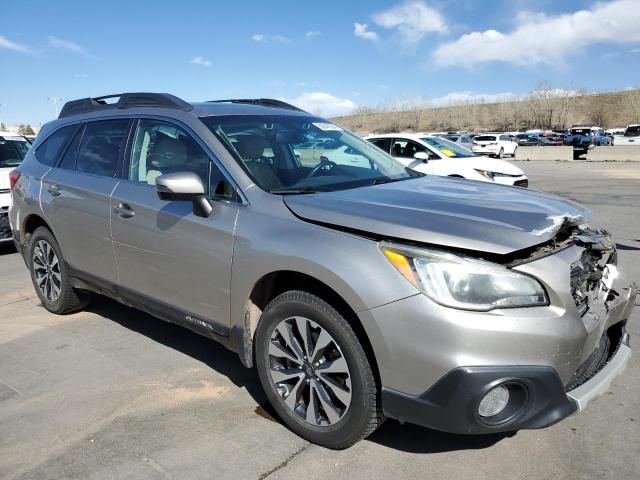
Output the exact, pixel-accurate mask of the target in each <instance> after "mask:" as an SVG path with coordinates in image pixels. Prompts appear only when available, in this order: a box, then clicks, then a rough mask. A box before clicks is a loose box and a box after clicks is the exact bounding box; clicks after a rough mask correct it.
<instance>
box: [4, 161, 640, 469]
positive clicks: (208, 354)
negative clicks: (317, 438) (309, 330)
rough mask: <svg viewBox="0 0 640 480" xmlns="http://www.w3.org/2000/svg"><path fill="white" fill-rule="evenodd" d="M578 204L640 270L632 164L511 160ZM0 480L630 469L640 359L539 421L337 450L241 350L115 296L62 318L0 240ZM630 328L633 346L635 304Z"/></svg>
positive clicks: (389, 436) (392, 434) (391, 430)
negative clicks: (604, 388) (274, 391)
mask: <svg viewBox="0 0 640 480" xmlns="http://www.w3.org/2000/svg"><path fill="white" fill-rule="evenodd" d="M515 163H516V164H517V165H518V166H519V167H520V168H522V169H523V170H524V172H525V173H526V174H527V175H528V176H529V178H530V182H531V183H530V185H531V187H532V188H534V189H539V190H544V191H548V192H553V193H557V194H560V195H563V196H565V197H568V198H570V199H572V200H575V201H578V202H580V203H582V204H584V205H586V206H588V207H589V208H591V209H592V211H593V212H594V218H593V222H592V223H593V224H594V225H597V226H602V227H604V228H607V229H609V230H611V231H612V232H614V233H615V234H616V240H617V243H618V248H619V263H620V264H621V265H623V266H624V268H625V269H626V276H627V277H628V278H630V279H636V280H640V222H639V221H638V215H639V212H640V188H639V187H638V186H639V185H640V163H586V162H533V161H532V162H525V161H518V162H515ZM0 275H1V278H2V280H1V285H2V288H1V289H0V478H11V479H14V478H29V479H32V478H33V479H60V478H77V479H94V478H95V479H97V478H100V479H102V478H118V479H121V478H133V477H135V478H158V479H182V478H189V479H191V478H203V479H210V478H216V479H224V478H230V479H245V478H248V479H264V478H269V479H275V478H305V479H307V478H308V479H315V478H318V479H323V480H327V479H331V478H355V479H359V478H362V479H365V478H366V479H370V478H390V477H395V478H430V479H440V478H446V479H457V478H474V479H476V478H483V479H484V478H486V479H491V480H499V479H522V478H535V479H539V478H544V479H564V478H571V479H592V478H615V479H623V478H629V479H634V478H635V479H637V478H640V458H639V457H638V452H639V451H640V395H639V394H640V361H639V360H638V358H639V355H638V353H636V355H635V357H632V359H631V362H630V364H629V366H628V367H627V370H626V371H625V373H624V375H623V376H622V377H620V378H619V379H618V380H616V381H615V382H614V384H613V385H612V386H611V388H610V390H609V391H608V392H607V393H606V394H605V395H604V396H603V397H601V398H599V399H598V400H596V401H594V402H593V403H592V404H590V405H589V406H588V408H587V410H586V411H584V412H583V413H581V414H580V415H577V416H574V417H571V418H569V419H567V420H565V421H563V422H561V423H559V424H557V425H555V426H553V427H551V428H548V429H546V430H538V431H536V430H530V431H521V432H518V433H517V434H515V435H496V436H456V435H449V434H444V433H440V432H436V431H431V430H428V429H424V428H420V427H415V426H411V425H404V426H403V425H400V424H398V423H397V422H395V421H387V422H386V423H385V424H384V425H383V426H382V427H381V428H380V429H379V430H378V431H377V432H376V433H374V434H373V435H372V436H371V437H370V438H368V439H366V440H364V441H362V442H360V443H359V444H357V445H356V446H354V447H352V448H351V449H349V450H346V451H340V452H336V451H331V450H327V449H324V448H321V447H318V446H315V445H310V444H308V443H307V442H305V441H303V440H301V439H300V438H298V437H296V436H295V435H293V434H292V433H290V432H289V431H288V430H287V429H286V428H285V427H283V426H282V425H281V424H280V423H279V422H278V421H276V420H274V419H273V418H272V416H271V413H270V409H269V407H267V406H266V400H265V398H264V396H263V394H262V392H261V387H260V385H259V382H258V379H257V375H256V374H255V372H254V371H253V370H248V369H245V368H244V367H242V366H241V365H240V363H239V361H238V359H237V356H236V355H235V354H232V353H231V352H229V351H227V350H225V349H224V348H223V347H222V346H219V345H217V344H216V343H214V342H212V341H208V340H206V339H205V338H203V337H199V336H197V335H196V334H194V333H191V332H189V331H187V330H184V329H181V328H180V327H177V326H173V325H170V324H167V323H164V322H162V321H160V320H156V319H154V318H152V317H150V316H148V315H145V314H143V313H141V312H138V311H136V310H132V309H130V308H127V307H125V306H122V305H120V304H118V303H116V302H114V301H111V300H107V299H104V298H99V297H98V298H96V299H95V301H93V302H92V303H91V305H90V306H89V308H88V309H87V311H85V312H81V313H77V314H73V315H68V316H64V317H56V316H54V315H51V314H49V313H47V312H46V311H45V310H44V309H43V308H42V307H40V306H39V303H38V300H37V298H36V296H35V293H34V291H33V288H32V286H31V281H30V278H29V275H28V272H27V269H26V268H25V266H24V264H23V262H22V259H21V258H20V256H19V255H18V254H17V253H15V251H14V250H13V249H11V248H7V247H3V248H2V249H1V250H0ZM628 330H629V332H630V333H631V335H632V339H631V345H632V347H633V348H635V349H636V351H640V340H639V338H640V310H636V312H635V313H634V316H633V318H632V319H631V321H630V325H629V326H628Z"/></svg>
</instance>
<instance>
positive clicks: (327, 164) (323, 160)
mask: <svg viewBox="0 0 640 480" xmlns="http://www.w3.org/2000/svg"><path fill="white" fill-rule="evenodd" d="M335 166H336V162H332V161H331V160H329V159H328V158H327V157H320V163H319V164H318V165H316V166H315V167H313V170H311V172H309V175H307V178H313V177H315V176H317V175H318V172H319V171H320V170H322V169H325V168H326V169H327V171H329V170H331V169H332V168H333V167H335Z"/></svg>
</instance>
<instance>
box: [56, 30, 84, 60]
mask: <svg viewBox="0 0 640 480" xmlns="http://www.w3.org/2000/svg"><path fill="white" fill-rule="evenodd" d="M49 45H51V46H52V47H55V48H60V49H62V50H67V51H68V52H72V53H77V54H79V55H84V56H85V57H90V56H91V55H89V53H88V52H87V51H86V50H85V49H84V47H82V46H81V45H78V44H77V43H74V42H70V41H69V40H62V39H61V38H58V37H54V36H53V35H52V36H50V37H49Z"/></svg>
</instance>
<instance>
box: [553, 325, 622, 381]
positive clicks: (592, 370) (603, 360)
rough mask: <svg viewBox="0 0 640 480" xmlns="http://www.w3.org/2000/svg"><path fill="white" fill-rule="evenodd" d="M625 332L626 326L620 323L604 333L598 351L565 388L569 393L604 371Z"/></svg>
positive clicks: (587, 360) (581, 366) (580, 367)
mask: <svg viewBox="0 0 640 480" xmlns="http://www.w3.org/2000/svg"><path fill="white" fill-rule="evenodd" d="M625 331H626V330H625V327H624V325H623V324H621V323H618V324H616V325H613V326H611V327H609V329H608V330H607V331H606V332H604V334H603V335H602V337H600V342H599V343H598V346H597V347H596V349H595V350H594V351H593V353H592V354H591V355H589V358H587V359H586V360H585V361H584V363H583V364H582V365H580V366H579V367H578V370H576V373H574V374H573V377H572V378H571V380H570V381H569V383H567V385H566V386H565V387H564V388H565V390H566V391H567V392H568V391H571V390H573V389H574V388H578V387H579V386H580V385H582V384H583V383H586V382H588V381H589V380H591V379H592V378H593V376H594V375H595V374H596V373H598V372H599V371H600V370H602V368H603V367H604V366H605V365H606V364H607V363H608V362H609V360H611V358H612V357H613V356H614V355H615V354H616V353H617V352H618V349H619V348H620V345H621V344H622V340H623V338H624V335H625Z"/></svg>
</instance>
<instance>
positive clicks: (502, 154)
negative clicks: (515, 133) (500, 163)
mask: <svg viewBox="0 0 640 480" xmlns="http://www.w3.org/2000/svg"><path fill="white" fill-rule="evenodd" d="M502 157H504V148H501V149H500V151H499V152H498V158H502Z"/></svg>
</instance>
